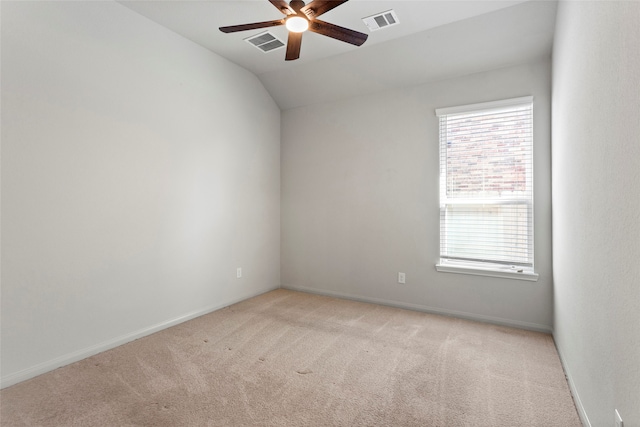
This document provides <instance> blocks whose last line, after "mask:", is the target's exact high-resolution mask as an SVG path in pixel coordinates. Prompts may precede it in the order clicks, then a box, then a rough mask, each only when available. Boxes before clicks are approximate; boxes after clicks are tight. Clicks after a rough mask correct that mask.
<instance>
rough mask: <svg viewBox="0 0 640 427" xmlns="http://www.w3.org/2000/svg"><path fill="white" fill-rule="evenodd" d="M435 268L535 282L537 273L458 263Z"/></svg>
mask: <svg viewBox="0 0 640 427" xmlns="http://www.w3.org/2000/svg"><path fill="white" fill-rule="evenodd" d="M436 270H438V271H439V272H441V273H456V274H469V275H472V276H487V277H500V278H503V279H515V280H526V281H529V282H537V281H538V274H537V273H534V272H528V271H523V272H522V273H518V272H516V271H511V270H510V269H506V268H505V269H492V268H480V267H467V266H460V265H455V266H454V265H447V264H436Z"/></svg>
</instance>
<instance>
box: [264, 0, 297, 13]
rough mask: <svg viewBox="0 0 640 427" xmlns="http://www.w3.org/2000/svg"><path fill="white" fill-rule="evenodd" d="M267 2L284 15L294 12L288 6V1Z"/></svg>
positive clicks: (273, 0) (271, 0)
mask: <svg viewBox="0 0 640 427" xmlns="http://www.w3.org/2000/svg"><path fill="white" fill-rule="evenodd" d="M269 3H271V4H272V5H274V6H275V7H277V8H278V10H279V11H280V12H282V13H283V14H284V15H294V14H295V13H296V12H295V11H294V10H293V9H291V8H290V7H289V3H287V2H286V1H284V0H269Z"/></svg>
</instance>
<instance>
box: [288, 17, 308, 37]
mask: <svg viewBox="0 0 640 427" xmlns="http://www.w3.org/2000/svg"><path fill="white" fill-rule="evenodd" d="M286 26H287V30H289V31H291V32H294V33H304V32H305V31H307V30H308V29H309V21H307V19H306V18H302V17H301V16H291V17H289V18H287V23H286Z"/></svg>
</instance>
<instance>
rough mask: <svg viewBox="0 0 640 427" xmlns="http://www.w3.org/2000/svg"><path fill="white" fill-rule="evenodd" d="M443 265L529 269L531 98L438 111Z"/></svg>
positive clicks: (531, 186) (530, 251) (531, 249)
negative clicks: (446, 263)
mask: <svg viewBox="0 0 640 427" xmlns="http://www.w3.org/2000/svg"><path fill="white" fill-rule="evenodd" d="M436 115H437V116H438V117H439V122H440V257H441V262H442V261H460V262H481V263H491V264H505V265H512V266H522V267H531V268H532V267H533V98H532V97H524V98H517V99H510V100H503V101H497V102H492V103H483V104H474V105H468V106H463V107H454V108H445V109H438V110H436Z"/></svg>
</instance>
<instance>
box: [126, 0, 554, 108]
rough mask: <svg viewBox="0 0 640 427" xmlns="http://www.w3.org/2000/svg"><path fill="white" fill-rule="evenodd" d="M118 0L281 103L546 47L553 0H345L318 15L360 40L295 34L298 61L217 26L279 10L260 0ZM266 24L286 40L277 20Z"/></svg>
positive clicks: (452, 71)
mask: <svg viewBox="0 0 640 427" xmlns="http://www.w3.org/2000/svg"><path fill="white" fill-rule="evenodd" d="M120 3H121V4H123V5H125V6H127V7H129V8H131V9H132V10H135V11H137V12H138V13H140V14H142V15H144V16H146V17H148V18H149V19H152V20H153V21H155V22H158V23H159V24H161V25H163V26H165V27H167V28H169V29H171V30H173V31H175V32H177V33H178V34H181V35H183V36H185V37H186V38H188V39H190V40H192V41H194V42H196V43H198V44H200V45H202V46H204V47H205V48H207V49H209V50H211V51H213V52H215V53H217V54H219V55H221V56H223V57H225V58H227V59H229V60H230V61H232V62H235V63H236V64H238V65H240V66H242V67H244V68H247V69H248V70H250V71H252V72H254V73H255V74H256V75H257V76H258V78H259V79H260V80H261V81H262V83H263V84H264V86H265V87H266V89H267V90H268V91H269V93H270V94H271V96H272V97H273V98H274V100H275V101H276V103H277V104H278V106H279V107H280V108H281V109H282V110H286V109H290V108H295V107H299V106H304V105H309V104H315V103H319V102H328V101H332V100H337V99H342V98H347V97H353V96H359V95H363V94H368V93H374V92H377V91H381V90H388V89H393V88H399V87H410V86H415V85H418V84H422V83H427V82H432V81H437V80H442V79H445V78H449V77H455V76H460V75H465V74H472V73H477V72H482V71H486V70H490V69H496V68H501V67H507V66H510V65H515V64H520V63H524V62H528V61H532V60H536V59H539V58H543V57H547V56H549V55H550V54H551V47H552V42H553V33H554V28H555V16H556V8H557V3H556V1H546V0H529V1H522V0H508V1H507V0H499V1H484V0H472V1H451V0H449V1H437V0H424V1H422V0H409V1H397V0H396V1H371V0H351V1H349V2H348V3H345V4H343V5H341V6H340V7H337V8H335V9H333V10H331V11H329V12H328V13H326V14H325V15H323V20H326V21H329V22H332V23H335V24H337V25H340V26H344V27H347V28H352V29H354V30H357V31H361V32H366V33H369V39H368V40H367V42H366V43H365V44H364V45H363V46H361V47H355V46H352V45H349V44H346V43H342V42H339V41H336V40H333V39H330V38H328V37H322V36H320V35H317V34H312V33H311V34H305V35H304V38H303V42H302V51H301V56H300V59H299V60H296V61H286V62H285V61H284V49H278V50H275V51H271V52H269V53H263V52H261V51H259V50H257V49H256V48H254V47H253V46H251V45H250V44H249V43H246V42H245V41H244V39H245V38H247V37H249V36H252V35H255V34H259V33H260V32H262V31H264V30H253V31H246V32H240V33H233V34H224V33H222V32H220V31H219V30H218V27H220V26H225V25H234V24H243V23H249V22H256V21H267V20H272V19H278V18H280V17H281V15H279V12H278V11H277V10H276V9H275V8H274V7H273V6H272V5H271V4H270V3H269V2H268V1H267V0H234V1H221V0H213V1H188V0H181V1H173V2H164V1H130V0H121V1H120ZM389 9H393V10H394V11H396V13H397V15H398V18H399V21H400V24H399V25H395V26H393V27H389V28H388V29H383V30H379V31H375V32H369V30H368V29H367V28H366V26H365V25H364V23H363V22H362V20H361V18H363V17H366V16H370V15H373V14H376V13H379V12H383V11H386V10H389ZM271 32H272V33H273V34H274V35H275V36H276V37H279V38H280V39H281V40H283V41H286V29H284V27H275V28H272V29H271Z"/></svg>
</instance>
